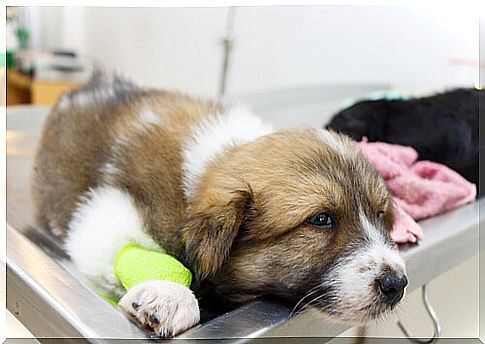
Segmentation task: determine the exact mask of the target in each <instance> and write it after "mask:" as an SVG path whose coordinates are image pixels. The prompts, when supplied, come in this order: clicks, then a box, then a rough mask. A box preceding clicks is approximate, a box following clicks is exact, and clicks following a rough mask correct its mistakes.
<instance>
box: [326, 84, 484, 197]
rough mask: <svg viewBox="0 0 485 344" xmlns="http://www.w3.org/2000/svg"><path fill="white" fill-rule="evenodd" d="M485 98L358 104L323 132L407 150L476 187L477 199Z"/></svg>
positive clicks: (475, 94)
mask: <svg viewBox="0 0 485 344" xmlns="http://www.w3.org/2000/svg"><path fill="white" fill-rule="evenodd" d="M484 94H485V92H484V91H479V90H476V89H456V90H452V91H449V92H445V93H442V94H437V95H433V96H430V97H424V98H415V99H409V100H375V101H362V102H359V103H357V104H355V105H353V106H351V107H349V108H347V109H344V110H342V111H340V112H339V113H337V114H336V115H335V116H334V117H333V118H332V120H331V121H330V123H329V124H328V125H327V128H328V129H333V130H335V131H337V132H341V133H344V134H347V135H349V136H350V137H352V138H353V139H355V140H361V139H362V137H363V136H366V137H367V138H368V139H369V141H384V142H389V143H395V144H401V145H405V146H411V147H413V148H415V149H416V150H417V151H418V153H419V158H420V159H421V160H431V161H435V162H439V163H442V164H445V165H447V166H449V167H450V168H451V169H453V170H455V171H457V172H458V173H460V174H461V175H462V176H463V177H465V178H466V179H468V180H469V181H470V182H472V183H474V184H476V185H477V188H478V190H479V194H480V195H481V194H483V191H482V190H481V189H480V187H479V176H478V157H479V152H485V142H482V141H480V142H479V135H478V109H479V101H481V102H484V101H485V96H484ZM484 104H485V103H484Z"/></svg>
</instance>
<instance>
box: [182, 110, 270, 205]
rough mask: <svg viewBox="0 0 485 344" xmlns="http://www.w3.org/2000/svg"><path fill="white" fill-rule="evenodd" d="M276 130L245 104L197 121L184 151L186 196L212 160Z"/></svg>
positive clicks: (183, 170) (195, 186) (192, 189)
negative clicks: (245, 106)
mask: <svg viewBox="0 0 485 344" xmlns="http://www.w3.org/2000/svg"><path fill="white" fill-rule="evenodd" d="M273 131H274V130H273V128H272V127H271V126H270V125H267V124H265V123H263V121H262V120H261V118H259V117H257V116H255V115H254V114H252V113H251V111H250V110H249V109H247V108H243V107H236V108H232V109H228V110H227V111H225V112H224V113H222V114H215V115H213V116H210V117H207V118H205V119H203V120H202V121H200V122H199V123H197V124H196V125H195V126H194V127H193V128H192V132H191V135H190V136H189V139H188V140H187V142H186V143H185V145H184V149H183V152H182V157H183V161H182V187H183V190H184V195H185V198H186V199H189V198H191V196H192V195H193V194H194V192H195V190H196V188H197V187H198V184H199V181H200V179H201V177H202V176H203V175H204V174H205V172H206V170H207V166H208V165H209V163H210V162H212V161H214V160H215V159H216V158H220V157H221V156H222V155H223V154H225V153H227V152H228V151H229V150H231V149H232V148H234V147H238V146H241V145H243V144H246V143H248V142H251V141H253V140H255V139H257V138H258V137H261V136H264V135H268V134H271V133H272V132H273Z"/></svg>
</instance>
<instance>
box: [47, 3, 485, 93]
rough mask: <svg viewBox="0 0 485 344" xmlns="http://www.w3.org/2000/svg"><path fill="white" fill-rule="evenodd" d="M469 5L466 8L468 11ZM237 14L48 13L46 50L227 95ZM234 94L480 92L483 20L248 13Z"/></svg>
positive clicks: (239, 23)
mask: <svg viewBox="0 0 485 344" xmlns="http://www.w3.org/2000/svg"><path fill="white" fill-rule="evenodd" d="M462 7H463V6H462ZM227 13H228V10H227V8H43V9H42V10H41V13H40V17H41V18H40V22H41V24H40V26H41V29H42V30H43V32H42V39H41V41H42V43H43V46H45V47H46V48H52V47H54V46H64V47H69V48H78V50H79V51H80V52H82V53H85V54H87V55H89V56H91V57H93V58H94V59H96V61H98V62H100V63H102V64H103V65H104V66H105V67H106V68H107V69H109V70H111V69H116V70H120V71H122V72H123V73H124V74H126V75H128V76H131V77H132V78H133V79H135V80H137V81H138V82H140V83H142V84H146V85H150V86H156V87H164V88H177V89H181V90H184V91H187V92H190V93H195V94H198V95H203V96H215V95H216V94H217V88H218V82H219V72H220V66H221V59H222V47H221V45H220V40H221V38H222V36H223V34H224V27H225V20H226V17H227ZM234 37H235V41H234V50H233V60H232V64H231V69H230V73H229V76H228V91H229V92H230V93H232V94H240V93H246V92H250V91H257V90H268V89H273V88H284V87H289V86H302V85H313V84H329V83H334V82H339V83H342V82H347V83H391V84H393V85H395V86H396V87H399V88H401V89H405V90H411V91H422V90H424V91H429V90H436V89H441V88H443V87H447V86H450V85H470V86H471V85H473V83H474V82H476V78H477V73H476V69H475V68H473V67H467V66H463V65H459V66H456V65H452V64H451V63H450V60H451V59H454V58H455V59H456V58H458V59H468V60H472V61H478V17H477V15H476V14H474V13H470V11H469V10H466V8H465V9H463V8H460V7H457V8H451V9H450V8H406V7H371V6H363V7H362V6H361V7H350V6H345V7H344V6H319V7H315V6H313V7H303V6H291V7H287V6H272V7H239V8H238V9H237V12H236V16H235V35H234Z"/></svg>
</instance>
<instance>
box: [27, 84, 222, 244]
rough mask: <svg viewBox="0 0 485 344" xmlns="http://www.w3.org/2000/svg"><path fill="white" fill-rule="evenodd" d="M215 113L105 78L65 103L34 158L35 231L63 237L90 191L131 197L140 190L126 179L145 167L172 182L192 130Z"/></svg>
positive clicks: (189, 101) (58, 108)
mask: <svg viewBox="0 0 485 344" xmlns="http://www.w3.org/2000/svg"><path fill="white" fill-rule="evenodd" d="M215 109H216V108H215V107H210V106H204V103H202V102H200V101H198V100H196V99H192V98H190V97H188V96H185V95H183V94H179V93H171V92H165V91H159V90H152V89H144V88H140V87H137V86H135V85H134V84H132V83H131V82H129V81H126V80H123V79H121V78H118V77H113V78H111V77H106V76H104V75H98V76H95V77H94V78H93V79H92V80H91V81H90V82H89V83H88V84H87V85H86V86H85V87H83V88H82V89H80V90H76V91H73V92H70V93H68V94H66V95H64V96H63V97H62V98H61V99H60V101H59V102H58V103H57V104H56V105H55V106H54V107H53V109H52V111H51V113H50V114H49V116H48V118H47V119H46V122H45V124H44V128H43V130H42V137H41V140H40V143H39V147H38V151H37V154H36V158H35V165H34V166H35V167H34V173H33V183H32V192H33V198H34V203H35V208H36V217H37V220H38V222H39V225H41V226H42V227H44V228H50V229H51V230H52V232H53V233H54V234H56V235H59V236H61V237H63V236H64V235H65V233H66V230H67V227H68V224H69V221H70V219H71V216H72V214H73V212H74V210H75V208H76V205H77V203H78V201H79V200H80V197H81V196H82V195H83V194H84V193H85V192H86V191H88V190H89V189H91V188H95V187H97V186H100V185H102V184H105V183H111V184H113V183H116V184H118V185H117V186H120V187H122V188H132V189H133V192H135V193H136V191H137V190H140V189H142V188H143V187H144V186H143V185H136V183H137V182H138V184H142V181H137V180H136V178H135V177H133V176H130V173H133V174H134V175H136V172H137V171H139V172H140V170H141V169H143V168H144V167H145V166H150V167H151V168H152V169H153V170H160V171H161V172H160V175H162V177H163V174H164V173H165V174H167V173H170V174H177V173H178V171H179V170H180V168H179V167H177V161H178V160H180V159H178V155H179V152H178V151H179V149H178V148H179V147H180V145H181V140H182V139H183V137H184V136H185V135H188V130H189V128H190V123H191V122H194V121H196V120H197V118H199V117H201V116H207V114H208V113H209V112H211V111H212V112H214V111H215ZM170 161H171V162H172V165H174V166H170V164H169V163H168V162H170ZM114 169H116V170H117V171H118V172H120V173H119V175H118V177H117V180H107V179H109V176H110V173H112V172H113V170H114ZM142 172H143V171H142ZM142 172H140V173H138V175H140V176H141V177H140V179H142V178H143V177H144V175H143V173H142ZM123 178H124V179H123ZM169 179H172V180H173V178H169ZM146 184H147V185H148V186H147V187H151V188H152V189H153V188H155V189H156V186H154V185H150V183H146ZM166 187H168V186H166ZM130 191H131V190H130ZM163 191H167V190H163ZM161 192H162V191H161ZM138 193H139V194H143V190H141V191H139V192H138ZM172 193H174V192H172ZM135 196H136V195H135ZM142 196H143V195H142ZM142 196H140V197H142ZM177 202H179V203H180V202H181V200H180V199H179V198H177Z"/></svg>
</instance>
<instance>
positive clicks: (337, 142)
mask: <svg viewBox="0 0 485 344" xmlns="http://www.w3.org/2000/svg"><path fill="white" fill-rule="evenodd" d="M318 133H319V136H320V138H321V139H322V140H323V141H324V142H325V143H326V144H327V145H329V146H330V148H332V149H333V150H334V151H335V152H337V153H338V154H341V155H343V156H347V155H349V154H353V153H355V151H354V150H353V149H351V148H349V145H348V144H347V143H345V142H344V141H343V140H342V138H341V137H340V136H339V135H338V134H336V133H334V132H331V131H329V130H324V129H319V130H318Z"/></svg>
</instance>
